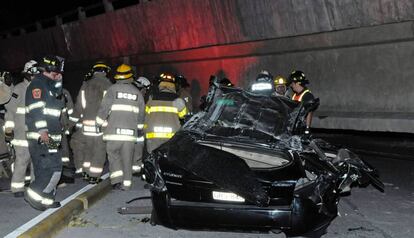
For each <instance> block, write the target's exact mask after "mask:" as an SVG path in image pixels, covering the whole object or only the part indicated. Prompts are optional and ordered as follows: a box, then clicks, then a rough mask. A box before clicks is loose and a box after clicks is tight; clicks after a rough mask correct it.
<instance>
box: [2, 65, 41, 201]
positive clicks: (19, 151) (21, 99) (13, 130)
mask: <svg viewBox="0 0 414 238" xmlns="http://www.w3.org/2000/svg"><path fill="white" fill-rule="evenodd" d="M36 65H37V62H36V61H34V60H30V61H29V62H27V63H26V64H25V65H24V68H23V71H22V74H23V76H24V78H23V81H22V82H20V83H19V84H17V85H16V86H15V87H14V89H13V93H12V97H11V99H10V101H9V103H8V104H6V109H7V113H6V116H5V119H6V123H5V135H6V138H7V139H8V140H9V141H11V144H12V145H13V147H14V151H15V154H16V158H15V161H14V170H13V176H12V180H11V186H10V187H11V191H12V193H13V194H14V196H15V197H23V196H24V185H25V178H26V170H27V167H28V165H29V164H30V162H31V160H30V153H29V144H28V142H27V140H26V131H25V127H26V126H25V112H26V108H25V97H26V88H27V86H29V84H30V81H32V80H33V78H34V76H35V75H36V74H38V73H39V71H38V70H37V67H36ZM29 180H30V179H29Z"/></svg>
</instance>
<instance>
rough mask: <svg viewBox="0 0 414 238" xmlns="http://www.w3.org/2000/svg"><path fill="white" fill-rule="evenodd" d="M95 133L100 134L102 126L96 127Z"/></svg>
mask: <svg viewBox="0 0 414 238" xmlns="http://www.w3.org/2000/svg"><path fill="white" fill-rule="evenodd" d="M96 133H102V125H96Z"/></svg>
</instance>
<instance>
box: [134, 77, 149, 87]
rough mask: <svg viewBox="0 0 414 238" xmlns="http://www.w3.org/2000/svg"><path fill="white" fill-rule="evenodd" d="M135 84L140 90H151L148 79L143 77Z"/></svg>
mask: <svg viewBox="0 0 414 238" xmlns="http://www.w3.org/2000/svg"><path fill="white" fill-rule="evenodd" d="M135 84H136V85H137V86H138V87H139V88H149V87H150V86H151V82H150V81H149V80H148V79H147V78H145V77H142V76H141V77H139V78H138V79H136V80H135Z"/></svg>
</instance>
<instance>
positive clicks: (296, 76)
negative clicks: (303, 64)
mask: <svg viewBox="0 0 414 238" xmlns="http://www.w3.org/2000/svg"><path fill="white" fill-rule="evenodd" d="M289 81H290V82H291V83H299V84H300V85H306V84H308V83H309V81H308V80H307V79H306V76H305V74H304V73H303V72H302V71H300V70H294V71H293V72H292V73H291V74H290V76H289Z"/></svg>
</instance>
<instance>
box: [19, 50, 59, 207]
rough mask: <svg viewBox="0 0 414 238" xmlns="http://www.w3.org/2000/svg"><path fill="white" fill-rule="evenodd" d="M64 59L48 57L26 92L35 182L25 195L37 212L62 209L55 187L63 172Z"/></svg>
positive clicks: (30, 149) (26, 118)
mask: <svg viewBox="0 0 414 238" xmlns="http://www.w3.org/2000/svg"><path fill="white" fill-rule="evenodd" d="M63 66H64V59H63V58H61V57H59V56H46V57H43V59H42V61H41V62H40V63H39V64H38V69H39V70H40V72H41V73H40V74H37V75H35V77H34V79H33V80H32V82H31V83H30V84H29V86H28V87H27V90H26V98H25V101H26V104H25V105H26V116H25V120H26V125H27V129H28V131H27V134H26V137H27V140H28V144H29V151H30V155H31V157H32V162H33V169H34V176H35V179H34V180H33V181H32V182H31V183H30V185H29V187H28V188H27V190H26V193H25V200H26V201H27V202H28V203H29V204H30V205H31V206H32V207H33V208H35V209H38V210H42V211H43V210H45V209H47V208H56V207H60V203H59V202H55V201H54V199H55V194H56V186H57V184H58V182H59V179H60V176H61V171H62V156H61V152H60V149H59V144H60V141H61V138H62V135H61V133H62V125H61V122H60V116H61V112H62V109H63V107H64V105H63V103H62V101H61V100H59V99H58V98H57V97H58V96H59V95H60V94H61V88H60V87H59V86H58V85H57V84H58V83H59V80H60V79H61V77H62V73H63Z"/></svg>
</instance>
